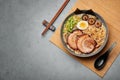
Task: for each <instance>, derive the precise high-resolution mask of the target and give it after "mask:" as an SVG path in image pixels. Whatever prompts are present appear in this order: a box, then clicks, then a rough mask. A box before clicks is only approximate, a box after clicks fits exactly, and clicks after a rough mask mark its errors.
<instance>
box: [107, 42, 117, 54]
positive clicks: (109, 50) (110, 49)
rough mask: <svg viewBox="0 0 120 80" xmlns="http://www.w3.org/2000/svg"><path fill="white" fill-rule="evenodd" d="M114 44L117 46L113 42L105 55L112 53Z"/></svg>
mask: <svg viewBox="0 0 120 80" xmlns="http://www.w3.org/2000/svg"><path fill="white" fill-rule="evenodd" d="M116 44H117V42H114V43H113V44H112V45H111V47H110V48H109V49H108V50H107V51H106V54H109V53H110V52H111V51H112V49H113V48H114V47H115V45H116Z"/></svg>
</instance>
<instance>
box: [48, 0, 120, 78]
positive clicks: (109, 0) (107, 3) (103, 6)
mask: <svg viewBox="0 0 120 80" xmlns="http://www.w3.org/2000/svg"><path fill="white" fill-rule="evenodd" d="M119 3H120V0H77V2H76V3H75V5H74V6H73V7H72V8H71V10H70V11H69V13H68V14H70V13H72V12H73V11H75V10H76V8H79V9H81V10H84V9H85V10H88V9H92V10H93V11H95V12H97V13H98V14H99V15H101V16H102V17H103V18H104V20H105V21H106V23H107V26H108V28H109V40H108V43H107V45H106V46H105V48H104V49H103V50H102V51H101V52H100V54H98V55H96V56H93V57H90V58H79V57H75V56H73V55H71V54H70V53H69V52H68V51H67V50H66V49H65V48H64V46H63V45H62V42H61V39H60V27H61V25H60V26H59V27H58V28H57V30H56V31H55V33H54V34H53V35H52V37H51V38H50V41H51V42H52V43H53V44H55V45H56V46H57V47H59V48H60V49H62V50H63V51H64V52H65V53H66V54H68V55H69V56H71V57H72V58H74V59H75V60H77V61H78V62H80V63H81V64H83V65H84V66H86V67H88V68H89V69H90V70H92V71H93V72H95V73H96V74H98V75H99V76H100V77H103V76H104V75H105V73H106V72H107V71H108V69H109V68H110V66H111V65H112V63H113V62H114V60H115V59H116V58H117V56H118V55H119V53H120V42H119V41H120V37H119V34H120V23H119V22H120V15H119V13H120V9H119V8H120V5H119ZM115 41H116V42H117V45H116V47H115V48H114V49H113V50H112V52H111V53H110V55H109V57H108V61H107V63H106V66H105V67H104V68H103V69H102V70H96V69H95V68H94V61H95V60H96V58H97V57H99V56H100V55H101V54H103V53H104V52H105V51H106V50H107V49H108V48H109V47H110V45H111V44H112V43H113V42H115Z"/></svg>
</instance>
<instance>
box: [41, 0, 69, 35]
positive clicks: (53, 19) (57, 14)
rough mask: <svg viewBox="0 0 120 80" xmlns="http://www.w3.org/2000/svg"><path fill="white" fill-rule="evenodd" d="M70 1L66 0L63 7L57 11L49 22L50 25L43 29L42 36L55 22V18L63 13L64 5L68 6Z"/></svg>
mask: <svg viewBox="0 0 120 80" xmlns="http://www.w3.org/2000/svg"><path fill="white" fill-rule="evenodd" d="M69 1H70V0H66V1H65V2H64V3H63V5H62V6H61V7H60V9H59V10H58V12H57V13H56V14H55V16H54V17H53V18H52V20H51V21H50V23H49V24H48V25H47V26H46V28H45V29H44V31H43V32H42V35H44V34H45V33H46V32H47V31H48V29H49V28H50V26H51V25H52V24H53V23H54V22H55V20H56V19H57V17H58V16H59V15H60V13H61V12H62V11H63V9H64V8H65V7H66V5H67V4H68V2H69Z"/></svg>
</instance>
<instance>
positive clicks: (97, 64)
mask: <svg viewBox="0 0 120 80" xmlns="http://www.w3.org/2000/svg"><path fill="white" fill-rule="evenodd" d="M116 44H117V43H116V42H114V43H113V44H112V46H111V47H110V48H109V49H108V50H107V51H106V52H105V53H104V54H103V55H101V56H100V57H98V58H97V59H96V61H95V63H94V67H95V68H96V69H98V70H100V69H102V68H103V67H104V66H105V63H106V61H107V58H108V55H109V53H110V52H111V51H112V49H113V48H114V47H115V45H116Z"/></svg>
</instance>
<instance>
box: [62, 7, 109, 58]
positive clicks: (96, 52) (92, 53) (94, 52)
mask: <svg viewBox="0 0 120 80" xmlns="http://www.w3.org/2000/svg"><path fill="white" fill-rule="evenodd" d="M87 11H88V12H87ZM89 11H90V10H79V9H77V10H76V11H75V12H73V13H71V14H70V15H68V16H67V17H66V18H65V20H64V22H63V24H62V26H61V31H60V37H61V41H62V44H63V45H64V47H65V49H67V51H69V52H70V53H71V54H72V55H75V56H78V57H91V56H94V55H96V54H98V53H99V52H100V51H101V50H102V49H103V48H104V47H105V45H106V43H107V41H108V34H109V31H108V27H107V25H106V23H105V21H104V19H103V18H102V17H101V16H100V15H99V14H98V13H96V12H93V11H92V10H91V12H89ZM81 13H87V14H91V15H94V16H96V17H97V18H99V19H100V20H101V21H102V23H103V25H104V26H105V29H106V38H105V40H104V43H103V45H101V46H100V48H98V50H97V51H93V52H91V53H89V54H76V53H75V52H74V51H72V50H70V49H69V48H68V47H67V45H66V43H65V42H64V40H63V35H62V31H63V28H64V24H65V22H66V20H68V18H69V17H70V16H72V15H76V14H81Z"/></svg>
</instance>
